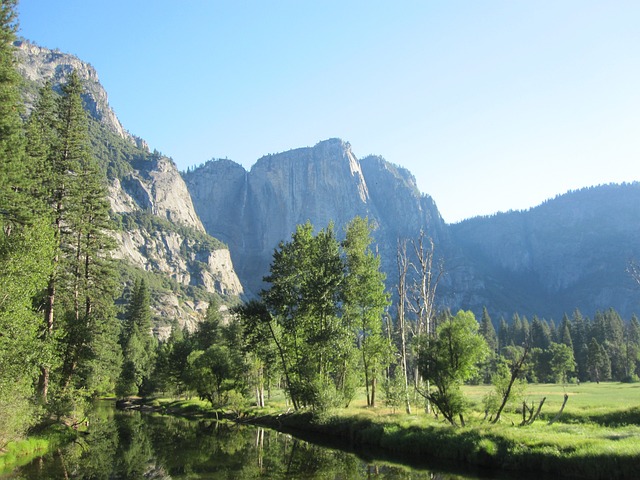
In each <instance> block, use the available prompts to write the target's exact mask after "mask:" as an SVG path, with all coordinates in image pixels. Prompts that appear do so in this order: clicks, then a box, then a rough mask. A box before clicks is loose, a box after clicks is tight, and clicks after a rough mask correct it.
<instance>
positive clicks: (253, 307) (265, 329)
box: [233, 300, 282, 407]
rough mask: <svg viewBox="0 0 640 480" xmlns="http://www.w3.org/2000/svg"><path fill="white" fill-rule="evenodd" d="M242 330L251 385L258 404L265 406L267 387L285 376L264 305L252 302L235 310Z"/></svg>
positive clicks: (269, 317)
mask: <svg viewBox="0 0 640 480" xmlns="http://www.w3.org/2000/svg"><path fill="white" fill-rule="evenodd" d="M233 313H235V314H236V315H237V316H238V318H239V320H240V322H241V324H242V329H243V338H244V342H243V349H244V352H245V355H247V357H248V358H247V363H248V364H249V365H250V384H252V386H253V387H254V388H255V392H256V404H257V405H258V406H259V407H264V406H265V399H264V390H265V386H266V387H267V389H268V388H269V387H268V386H269V384H270V383H271V382H272V381H275V380H276V379H277V378H278V377H279V376H280V375H281V374H282V365H281V364H280V362H279V358H280V357H279V355H278V345H277V344H276V342H275V337H274V336H273V335H272V334H271V331H270V329H271V328H272V324H271V316H270V314H269V312H268V311H267V309H266V308H265V306H264V304H263V303H262V302H260V301H258V300H251V301H249V302H247V303H245V304H243V305H239V306H237V307H235V308H234V309H233Z"/></svg>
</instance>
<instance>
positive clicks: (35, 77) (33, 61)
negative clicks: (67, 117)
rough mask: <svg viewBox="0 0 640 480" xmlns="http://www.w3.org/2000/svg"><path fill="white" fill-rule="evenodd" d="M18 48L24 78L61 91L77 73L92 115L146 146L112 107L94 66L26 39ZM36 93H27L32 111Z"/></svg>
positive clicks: (19, 69)
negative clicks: (121, 120) (127, 127)
mask: <svg viewBox="0 0 640 480" xmlns="http://www.w3.org/2000/svg"><path fill="white" fill-rule="evenodd" d="M14 45H15V47H16V50H15V51H16V58H17V61H18V71H19V72H20V73H21V74H22V76H23V77H24V78H26V79H27V80H29V81H31V82H33V83H34V84H35V85H37V86H43V85H44V84H45V82H47V81H50V82H51V83H52V84H53V85H54V86H56V88H58V89H59V86H60V85H64V84H65V83H67V81H68V79H69V75H71V72H74V71H75V72H76V73H77V74H78V76H79V77H80V79H81V80H82V82H83V85H84V86H85V88H86V93H85V95H84V96H83V97H84V98H83V99H84V102H85V105H86V107H87V109H88V110H89V113H90V114H91V115H92V116H93V117H94V118H96V119H97V120H98V121H100V122H101V123H102V124H103V125H105V126H107V128H109V130H111V131H112V132H114V133H116V134H117V135H118V136H120V137H121V138H125V139H128V140H129V141H131V142H132V143H139V144H140V146H142V144H143V142H142V141H141V140H140V139H137V138H135V137H134V136H133V135H131V134H130V133H128V132H127V131H126V130H125V129H124V128H123V127H122V125H121V124H120V120H118V117H117V116H116V114H115V113H114V112H113V110H112V109H111V107H110V106H109V99H108V97H107V92H106V91H105V90H104V88H103V87H102V85H101V84H100V81H99V80H98V73H97V72H96V70H95V68H93V67H92V66H91V65H90V64H88V63H86V62H84V61H82V60H80V59H79V58H78V57H76V56H74V55H70V54H68V53H62V52H60V51H58V50H50V49H48V48H44V47H39V46H38V45H35V44H33V43H31V42H28V41H26V40H18V41H16V42H15V43H14ZM36 94H37V92H36V91H34V90H31V91H28V92H27V95H28V97H29V98H28V99H27V102H26V104H27V107H28V108H30V107H31V106H32V105H33V104H34V101H35V96H36Z"/></svg>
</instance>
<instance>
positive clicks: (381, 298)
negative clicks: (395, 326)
mask: <svg viewBox="0 0 640 480" xmlns="http://www.w3.org/2000/svg"><path fill="white" fill-rule="evenodd" d="M372 229H373V225H371V224H369V221H368V220H367V219H363V218H360V217H356V218H354V219H353V220H352V221H351V222H350V223H349V225H348V226H347V232H346V239H345V241H344V242H343V249H344V252H345V257H346V261H345V264H346V265H345V266H346V275H345V278H344V286H343V287H342V290H343V298H344V305H343V321H344V322H345V323H347V324H348V325H350V327H351V329H352V330H353V331H354V332H355V335H356V338H357V340H358V344H359V347H360V352H361V359H362V367H363V370H364V377H365V386H366V390H367V404H368V405H369V406H375V393H376V390H375V387H376V383H377V380H378V376H379V375H380V374H381V372H382V371H383V370H384V369H385V368H386V367H387V366H388V365H389V364H390V363H391V361H392V358H393V351H392V347H391V344H390V342H389V339H388V338H386V337H385V336H384V335H383V334H382V316H383V315H384V313H385V310H386V308H387V307H388V306H389V304H390V302H389V297H388V295H387V294H386V293H385V286H384V280H385V275H384V273H382V272H381V271H380V257H379V256H377V255H375V254H374V253H373V252H372V251H371V242H372V238H371V231H372Z"/></svg>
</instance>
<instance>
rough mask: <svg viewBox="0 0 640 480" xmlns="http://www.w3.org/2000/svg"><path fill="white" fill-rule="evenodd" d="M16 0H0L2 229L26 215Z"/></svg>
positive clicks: (6, 228) (27, 215)
mask: <svg viewBox="0 0 640 480" xmlns="http://www.w3.org/2000/svg"><path fill="white" fill-rule="evenodd" d="M16 3H17V2H16V0H6V1H3V2H2V3H0V214H1V215H2V220H3V225H2V227H3V229H4V230H5V233H10V232H11V229H12V228H14V226H15V225H16V224H23V223H25V222H26V221H27V220H28V218H29V217H30V213H29V208H28V203H27V201H26V198H25V190H26V189H27V188H28V180H27V170H26V165H25V162H24V145H25V143H24V129H23V125H22V120H21V118H20V113H21V112H22V99H21V98H20V90H19V85H20V76H19V74H18V72H17V70H16V68H15V57H14V47H13V41H14V40H15V31H16V25H17V20H16V12H15V8H16Z"/></svg>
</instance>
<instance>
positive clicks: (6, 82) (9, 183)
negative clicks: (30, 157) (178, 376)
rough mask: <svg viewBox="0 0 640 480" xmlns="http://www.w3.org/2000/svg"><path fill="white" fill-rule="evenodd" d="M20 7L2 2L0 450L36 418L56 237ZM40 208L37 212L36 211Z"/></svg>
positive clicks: (0, 77) (0, 75)
mask: <svg viewBox="0 0 640 480" xmlns="http://www.w3.org/2000/svg"><path fill="white" fill-rule="evenodd" d="M15 7H16V2H15V1H12V0H9V1H3V2H2V3H0V292H2V294H1V295H0V411H1V412H2V414H1V415H0V449H1V448H2V447H3V446H4V445H5V444H6V443H7V441H9V440H12V439H15V438H16V437H18V436H20V435H21V434H22V433H23V432H24V431H25V430H26V428H28V427H29V426H30V425H31V424H32V422H33V421H34V420H35V415H34V408H33V407H34V405H33V403H32V398H33V394H34V388H33V386H34V380H35V378H36V376H37V366H38V365H39V364H40V363H41V361H42V359H41V353H42V348H41V346H42V342H41V339H40V338H39V332H40V329H39V327H40V321H39V316H38V315H37V313H36V312H35V311H34V308H33V300H34V296H35V295H36V293H37V292H39V291H40V290H41V289H42V288H43V286H44V281H45V280H46V277H47V275H48V273H49V264H48V259H49V258H50V255H51V252H52V245H53V238H52V235H51V230H50V229H49V228H47V224H46V222H43V221H42V218H41V209H40V208H38V207H37V205H35V204H34V202H33V201H32V200H31V198H30V192H31V190H32V188H33V177H29V175H28V173H29V171H28V169H27V167H26V162H25V160H26V157H25V150H24V147H25V143H24V131H23V125H22V121H21V119H20V112H21V99H20V92H19V75H18V73H17V71H16V70H15V65H14V55H13V48H14V47H13V45H12V42H13V40H14V33H15V28H16V24H15V18H16V17H15ZM34 207H35V208H34Z"/></svg>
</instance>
